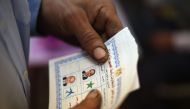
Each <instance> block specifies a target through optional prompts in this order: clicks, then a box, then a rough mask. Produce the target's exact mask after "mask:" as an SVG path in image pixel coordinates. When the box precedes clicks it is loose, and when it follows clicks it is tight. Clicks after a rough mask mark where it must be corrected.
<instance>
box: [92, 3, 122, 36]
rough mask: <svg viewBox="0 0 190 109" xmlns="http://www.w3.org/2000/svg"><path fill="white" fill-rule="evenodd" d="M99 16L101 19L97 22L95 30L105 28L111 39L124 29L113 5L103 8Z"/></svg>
mask: <svg viewBox="0 0 190 109" xmlns="http://www.w3.org/2000/svg"><path fill="white" fill-rule="evenodd" d="M98 16H99V18H97V20H96V24H95V28H97V29H101V30H102V28H104V30H105V32H106V34H107V36H109V37H112V36H113V35H115V34H116V33H117V32H119V31H120V30H121V29H122V28H123V25H122V23H121V21H120V19H119V17H118V16H117V13H116V11H115V8H114V7H113V5H109V6H105V7H103V8H101V10H100V11H99V15H98Z"/></svg>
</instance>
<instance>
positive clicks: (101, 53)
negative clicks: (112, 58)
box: [94, 47, 106, 60]
mask: <svg viewBox="0 0 190 109" xmlns="http://www.w3.org/2000/svg"><path fill="white" fill-rule="evenodd" d="M105 56H106V51H105V50H104V49H103V48H101V47H98V48H96V49H95V50H94V57H95V58H96V59H97V60H99V59H102V58H104V57H105Z"/></svg>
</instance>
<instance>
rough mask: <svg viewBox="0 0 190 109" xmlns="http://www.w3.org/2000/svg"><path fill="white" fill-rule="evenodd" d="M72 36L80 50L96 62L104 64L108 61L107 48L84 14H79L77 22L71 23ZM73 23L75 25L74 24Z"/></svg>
mask: <svg viewBox="0 0 190 109" xmlns="http://www.w3.org/2000/svg"><path fill="white" fill-rule="evenodd" d="M72 23H73V25H75V26H73V28H72V30H74V35H75V36H76V37H77V39H78V41H79V42H80V44H81V46H82V48H83V49H84V50H85V51H86V52H87V53H88V54H89V55H90V56H91V57H92V58H94V59H95V60H96V61H98V62H100V63H104V62H105V61H106V60H107V59H108V53H107V48H106V46H105V45H104V43H103V41H102V39H101V37H100V36H99V35H98V33H97V32H96V31H95V30H94V28H93V27H92V26H91V24H90V23H89V20H88V18H87V17H86V15H85V14H81V16H80V18H78V20H77V22H72ZM74 23H75V24H74Z"/></svg>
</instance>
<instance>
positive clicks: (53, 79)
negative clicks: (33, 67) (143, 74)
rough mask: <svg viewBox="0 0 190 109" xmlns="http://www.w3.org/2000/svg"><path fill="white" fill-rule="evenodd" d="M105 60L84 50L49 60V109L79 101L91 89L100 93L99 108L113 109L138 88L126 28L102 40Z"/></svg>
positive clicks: (133, 46)
mask: <svg viewBox="0 0 190 109" xmlns="http://www.w3.org/2000/svg"><path fill="white" fill-rule="evenodd" d="M105 44H106V46H107V48H108V52H109V59H108V61H107V62H106V63H105V64H103V65H100V64H98V63H96V62H95V61H94V60H92V59H91V58H90V57H89V56H88V55H87V54H86V53H85V52H80V53H77V54H73V55H70V56H67V57H61V58H57V59H53V60H50V62H49V84H50V97H49V109H69V108H72V107H73V106H75V105H77V104H79V103H80V102H81V101H82V100H83V99H85V97H86V96H87V94H88V93H89V92H90V91H91V90H92V89H98V90H99V91H100V92H101V95H102V106H101V109H115V108H117V107H118V106H119V105H121V103H122V102H123V101H124V99H125V98H126V97H127V95H128V94H129V93H130V92H131V91H134V90H136V89H138V88H139V81H138V75H137V60H138V48H137V44H136V42H135V40H134V38H133V36H132V35H131V33H130V31H129V30H128V28H124V29H123V30H122V31H120V32H119V33H117V34H116V35H115V36H114V37H112V38H111V39H109V40H108V41H107V42H106V43H105Z"/></svg>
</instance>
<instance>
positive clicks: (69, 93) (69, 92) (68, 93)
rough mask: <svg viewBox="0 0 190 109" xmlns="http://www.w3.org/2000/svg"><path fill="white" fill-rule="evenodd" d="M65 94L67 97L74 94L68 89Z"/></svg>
mask: <svg viewBox="0 0 190 109" xmlns="http://www.w3.org/2000/svg"><path fill="white" fill-rule="evenodd" d="M66 93H67V97H68V96H70V95H72V94H73V93H74V92H73V90H72V89H71V88H70V90H69V91H68V90H66Z"/></svg>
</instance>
